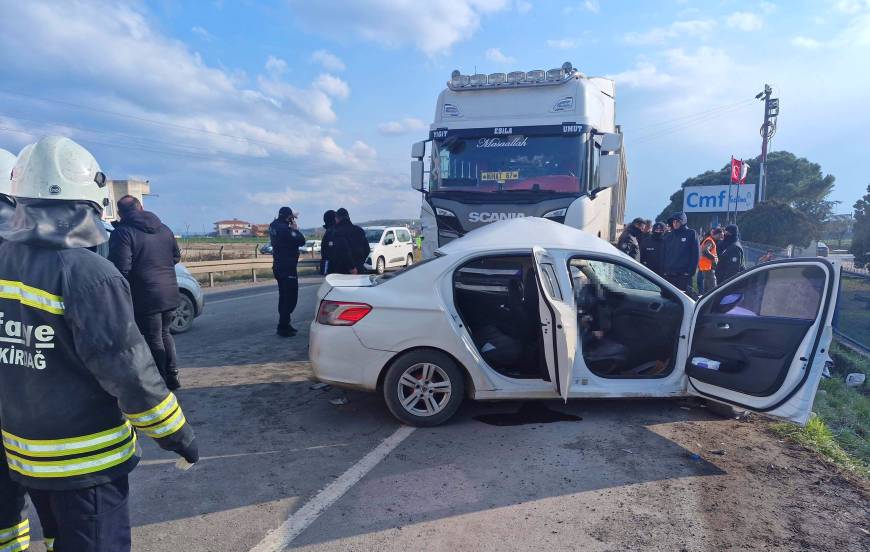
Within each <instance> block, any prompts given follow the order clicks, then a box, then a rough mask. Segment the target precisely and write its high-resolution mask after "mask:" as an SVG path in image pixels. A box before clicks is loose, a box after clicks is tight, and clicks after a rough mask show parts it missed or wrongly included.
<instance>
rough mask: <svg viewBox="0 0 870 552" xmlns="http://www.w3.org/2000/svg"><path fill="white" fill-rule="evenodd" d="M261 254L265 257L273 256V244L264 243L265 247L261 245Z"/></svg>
mask: <svg viewBox="0 0 870 552" xmlns="http://www.w3.org/2000/svg"><path fill="white" fill-rule="evenodd" d="M260 253H262V254H263V255H271V254H272V244H271V243H264V244H263V245H261V246H260Z"/></svg>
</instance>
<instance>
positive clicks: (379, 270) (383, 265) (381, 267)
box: [375, 257, 387, 274]
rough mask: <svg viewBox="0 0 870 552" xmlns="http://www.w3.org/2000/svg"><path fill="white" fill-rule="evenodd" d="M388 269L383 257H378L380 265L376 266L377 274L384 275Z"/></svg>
mask: <svg viewBox="0 0 870 552" xmlns="http://www.w3.org/2000/svg"><path fill="white" fill-rule="evenodd" d="M386 268H387V261H385V260H384V258H383V257H378V263H377V264H376V265H375V272H377V273H378V274H383V273H384V270H386Z"/></svg>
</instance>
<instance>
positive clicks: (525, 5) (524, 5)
mask: <svg viewBox="0 0 870 552" xmlns="http://www.w3.org/2000/svg"><path fill="white" fill-rule="evenodd" d="M516 10H517V12H518V13H520V14H527V13H529V12H530V11H531V10H532V3H531V2H526V0H517V1H516Z"/></svg>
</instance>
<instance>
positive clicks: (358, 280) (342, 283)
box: [326, 274, 374, 288]
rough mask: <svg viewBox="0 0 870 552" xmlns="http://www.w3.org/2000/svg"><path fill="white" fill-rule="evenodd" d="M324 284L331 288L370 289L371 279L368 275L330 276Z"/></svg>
mask: <svg viewBox="0 0 870 552" xmlns="http://www.w3.org/2000/svg"><path fill="white" fill-rule="evenodd" d="M326 283H327V284H329V285H330V286H331V287H334V288H335V287H371V286H372V285H374V284H373V283H372V277H371V276H369V275H368V274H330V275H329V276H327V277H326Z"/></svg>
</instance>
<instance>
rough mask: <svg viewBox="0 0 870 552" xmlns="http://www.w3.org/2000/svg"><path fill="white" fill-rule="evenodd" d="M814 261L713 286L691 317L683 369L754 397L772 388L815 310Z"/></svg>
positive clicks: (821, 283) (818, 291) (820, 287)
mask: <svg viewBox="0 0 870 552" xmlns="http://www.w3.org/2000/svg"><path fill="white" fill-rule="evenodd" d="M826 281H827V279H826V276H825V271H824V269H822V268H821V267H819V266H797V267H795V266H782V267H770V268H769V269H767V270H764V271H760V272H758V273H756V274H753V275H750V276H748V277H746V278H743V279H741V280H738V281H736V282H733V283H730V284H727V285H725V286H724V287H723V289H721V290H717V291H715V292H714V294H713V295H712V296H711V297H710V299H709V300H708V302H707V303H706V304H705V305H704V306H703V307H702V310H701V312H700V313H699V314H698V318H697V321H696V323H695V332H694V335H693V337H692V348H691V351H690V354H689V359H688V363H687V366H686V374H687V375H689V376H690V377H692V378H694V379H697V380H699V381H702V382H705V383H709V384H711V385H716V386H718V387H722V388H725V389H731V390H733V391H738V392H740V393H744V394H747V395H755V396H759V397H765V396H769V395H771V394H773V393H775V392H776V391H777V390H778V389H779V388H780V387H781V385H782V382H783V381H784V380H785V378H786V376H787V375H788V371H789V368H790V366H791V363H792V360H793V358H794V356H795V353H796V352H797V350H798V348H799V347H800V344H801V342H802V341H803V339H804V337H805V336H806V334H807V332H808V331H809V329H810V328H811V327H812V325H813V324H814V322H815V320H816V318H817V317H818V316H819V309H820V308H821V301H822V297H823V296H824V292H825V289H824V288H825V282H826Z"/></svg>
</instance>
